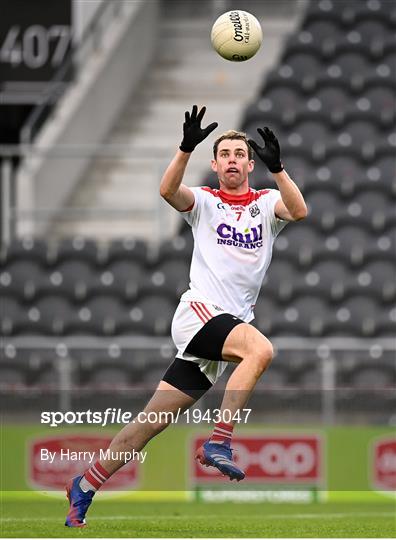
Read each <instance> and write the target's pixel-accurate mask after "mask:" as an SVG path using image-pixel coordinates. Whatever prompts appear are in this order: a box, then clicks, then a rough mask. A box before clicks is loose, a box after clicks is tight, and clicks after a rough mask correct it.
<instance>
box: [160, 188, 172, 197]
mask: <svg viewBox="0 0 396 540" xmlns="http://www.w3.org/2000/svg"><path fill="white" fill-rule="evenodd" d="M160 195H161V197H162V198H163V199H165V200H166V201H169V199H170V198H171V197H172V195H173V193H171V191H170V190H169V188H168V187H167V186H166V185H164V186H160Z"/></svg>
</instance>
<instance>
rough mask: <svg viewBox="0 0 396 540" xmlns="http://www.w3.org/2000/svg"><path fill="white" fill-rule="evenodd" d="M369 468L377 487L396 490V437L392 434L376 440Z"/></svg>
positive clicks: (373, 482) (374, 484)
mask: <svg viewBox="0 0 396 540" xmlns="http://www.w3.org/2000/svg"><path fill="white" fill-rule="evenodd" d="M369 469H371V478H372V484H373V486H374V488H375V489H380V490H384V491H395V490H396V437H394V436H392V435H390V436H387V437H386V436H385V437H380V438H379V439H377V440H376V441H374V443H373V445H372V452H371V459H370V462H369Z"/></svg>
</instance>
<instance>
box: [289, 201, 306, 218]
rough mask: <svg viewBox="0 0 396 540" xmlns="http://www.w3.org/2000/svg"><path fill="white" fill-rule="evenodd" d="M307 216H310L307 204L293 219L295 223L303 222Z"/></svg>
mask: <svg viewBox="0 0 396 540" xmlns="http://www.w3.org/2000/svg"><path fill="white" fill-rule="evenodd" d="M307 215H308V208H307V206H306V204H304V205H303V206H301V207H300V208H298V209H297V210H296V211H295V212H294V213H293V219H294V221H301V220H303V219H305V218H306V217H307Z"/></svg>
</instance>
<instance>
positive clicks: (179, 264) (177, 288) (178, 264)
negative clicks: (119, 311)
mask: <svg viewBox="0 0 396 540" xmlns="http://www.w3.org/2000/svg"><path fill="white" fill-rule="evenodd" d="M189 269H190V265H189V262H187V261H186V260H183V259H173V260H172V259H165V261H164V262H163V263H160V264H158V265H157V266H156V267H155V268H154V269H153V270H152V272H151V273H150V274H149V275H147V277H146V280H145V281H144V282H143V283H142V294H147V293H150V292H151V293H155V294H160V295H164V296H167V297H169V299H170V300H171V301H173V302H177V301H178V300H179V298H180V296H181V294H182V293H183V292H185V291H186V290H187V289H188V283H189Z"/></svg>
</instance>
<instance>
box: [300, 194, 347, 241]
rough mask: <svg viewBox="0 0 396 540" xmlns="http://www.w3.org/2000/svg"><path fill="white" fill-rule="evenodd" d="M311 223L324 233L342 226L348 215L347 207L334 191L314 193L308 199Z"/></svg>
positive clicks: (308, 218)
mask: <svg viewBox="0 0 396 540" xmlns="http://www.w3.org/2000/svg"><path fill="white" fill-rule="evenodd" d="M306 202H307V207H308V217H307V220H309V223H312V224H313V225H314V226H315V227H317V228H318V229H321V230H322V231H331V230H333V229H334V228H336V227H338V226H340V225H341V224H342V223H343V222H344V220H345V217H346V215H347V211H346V208H345V205H344V204H343V203H342V201H341V199H340V198H339V197H338V196H337V195H336V194H335V193H334V192H332V191H314V192H312V193H310V194H309V195H308V196H307V197H306Z"/></svg>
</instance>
